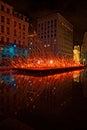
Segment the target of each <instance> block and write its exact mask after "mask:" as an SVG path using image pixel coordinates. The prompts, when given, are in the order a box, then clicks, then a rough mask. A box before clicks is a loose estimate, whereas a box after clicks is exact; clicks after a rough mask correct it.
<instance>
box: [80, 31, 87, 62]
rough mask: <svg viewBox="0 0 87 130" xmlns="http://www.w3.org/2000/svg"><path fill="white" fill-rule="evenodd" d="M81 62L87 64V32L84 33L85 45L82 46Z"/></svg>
mask: <svg viewBox="0 0 87 130" xmlns="http://www.w3.org/2000/svg"><path fill="white" fill-rule="evenodd" d="M81 62H82V63H84V64H87V32H85V33H84V37H83V43H82V45H81Z"/></svg>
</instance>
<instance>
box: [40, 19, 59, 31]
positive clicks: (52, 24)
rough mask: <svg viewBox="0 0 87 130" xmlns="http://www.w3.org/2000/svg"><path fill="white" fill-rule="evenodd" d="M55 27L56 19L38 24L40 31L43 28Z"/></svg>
mask: <svg viewBox="0 0 87 130" xmlns="http://www.w3.org/2000/svg"><path fill="white" fill-rule="evenodd" d="M53 26H54V27H56V26H57V20H56V19H54V20H51V21H46V22H44V23H39V24H38V28H41V29H43V28H46V27H48V28H49V27H53Z"/></svg>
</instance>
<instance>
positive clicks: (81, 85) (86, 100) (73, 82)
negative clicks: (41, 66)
mask: <svg viewBox="0 0 87 130" xmlns="http://www.w3.org/2000/svg"><path fill="white" fill-rule="evenodd" d="M17 71H18V72H17ZM47 72H48V71H44V75H43V74H42V71H41V72H38V75H36V71H32V72H31V73H30V71H29V72H28V71H26V70H24V71H21V70H15V73H13V71H12V72H11V71H9V72H8V73H6V74H5V73H4V74H2V73H1V72H0V130H4V129H5V130H51V129H52V130H58V129H63V130H75V129H77V130H78V129H79V130H81V129H82V130H84V129H87V85H86V82H87V70H86V69H84V70H83V68H79V69H78V71H77V69H75V71H74V70H73V69H72V70H71V71H70V69H68V70H67V71H66V72H65V73H64V70H63V71H62V73H61V72H60V73H58V74H57V70H55V73H54V72H52V70H50V71H49V74H51V75H48V74H47ZM41 74H42V76H41Z"/></svg>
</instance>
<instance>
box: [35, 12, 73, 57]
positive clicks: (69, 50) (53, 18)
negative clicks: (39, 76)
mask: <svg viewBox="0 0 87 130" xmlns="http://www.w3.org/2000/svg"><path fill="white" fill-rule="evenodd" d="M37 34H38V36H39V38H41V40H42V42H43V43H44V47H45V48H46V49H48V50H49V49H50V50H51V51H52V52H53V53H54V54H55V55H60V54H62V55H67V56H70V57H73V26H72V25H71V24H70V23H69V22H68V21H67V20H66V19H65V18H64V17H63V16H62V15H60V14H59V13H55V14H52V15H48V16H45V17H43V18H38V20H37Z"/></svg>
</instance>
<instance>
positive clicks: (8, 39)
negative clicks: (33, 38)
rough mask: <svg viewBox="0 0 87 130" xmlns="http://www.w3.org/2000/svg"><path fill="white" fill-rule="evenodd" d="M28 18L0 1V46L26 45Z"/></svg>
mask: <svg viewBox="0 0 87 130" xmlns="http://www.w3.org/2000/svg"><path fill="white" fill-rule="evenodd" d="M28 27H29V23H28V18H27V17H26V16H24V15H22V14H19V13H18V12H16V11H15V10H14V8H13V7H12V6H10V5H8V4H6V3H4V2H2V1H0V44H8V43H10V44H11V43H16V44H17V45H21V46H22V45H25V46H27V45H28Z"/></svg>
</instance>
